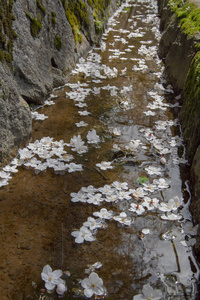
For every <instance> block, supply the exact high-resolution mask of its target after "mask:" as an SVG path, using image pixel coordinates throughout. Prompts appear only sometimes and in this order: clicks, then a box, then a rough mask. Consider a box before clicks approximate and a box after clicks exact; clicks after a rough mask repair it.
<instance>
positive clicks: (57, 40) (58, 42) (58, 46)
mask: <svg viewBox="0 0 200 300" xmlns="http://www.w3.org/2000/svg"><path fill="white" fill-rule="evenodd" d="M54 46H55V48H56V49H57V50H58V51H60V50H61V48H62V39H61V37H60V36H58V35H56V36H55V39H54Z"/></svg>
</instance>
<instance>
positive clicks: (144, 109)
mask: <svg viewBox="0 0 200 300" xmlns="http://www.w3.org/2000/svg"><path fill="white" fill-rule="evenodd" d="M156 12H157V7H156V1H150V0H147V1H137V2H134V1H127V2H126V3H125V4H124V5H123V6H122V7H121V8H119V10H118V11H117V12H116V14H115V15H114V16H113V17H112V18H111V19H110V21H109V24H108V29H107V31H106V33H105V34H104V35H103V39H102V43H101V47H100V48H94V49H93V50H92V51H91V52H90V53H89V54H88V56H87V57H86V58H81V59H80V61H79V63H78V64H77V65H76V68H75V69H74V70H73V71H72V72H71V74H70V75H69V82H68V83H67V84H66V86H65V87H63V88H61V89H57V90H55V91H54V94H52V95H51V98H50V99H48V100H47V101H46V103H45V105H44V106H43V107H41V108H39V109H37V110H35V111H34V112H33V119H36V120H34V121H33V134H32V139H31V141H30V143H29V144H28V145H27V147H26V148H24V149H20V151H19V154H18V156H17V159H15V160H13V162H12V163H11V164H10V165H9V166H7V167H6V169H4V170H3V171H1V173H0V176H1V181H0V184H1V189H0V199H1V202H0V214H1V224H0V226H1V231H0V232H1V235H0V238H1V248H0V257H1V261H0V278H1V284H0V286H1V299H3V300H4V299H15V300H17V299H58V298H59V297H63V299H84V298H91V297H92V299H102V298H105V299H118V300H119V299H126V300H129V299H195V293H196V284H197V280H198V275H199V270H198V266H197V264H196V262H195V259H194V256H193V253H192V245H193V244H194V242H195V235H196V229H197V228H196V227H193V225H192V221H191V215H190V213H189V208H188V207H189V202H190V192H189V188H188V178H187V162H186V161H185V158H184V154H185V150H184V147H183V144H182V138H181V135H180V125H179V120H178V118H177V115H178V110H179V104H178V98H179V96H177V95H175V94H174V92H173V90H172V88H171V87H170V86H168V85H167V84H166V83H165V81H164V79H163V78H162V72H163V65H162V62H161V61H160V60H159V59H158V56H157V45H158V40H159V31H158V27H159V20H158V18H157V16H156ZM38 114H39V115H38ZM16 171H17V172H16ZM43 268H44V269H43ZM51 268H52V269H51ZM52 270H53V271H54V270H61V271H56V272H53V273H52V272H51V271H52ZM41 273H42V278H41ZM61 275H62V276H61ZM42 279H43V280H42ZM63 280H64V281H63ZM56 286H57V287H56ZM66 286H67V290H66ZM50 289H52V293H49V292H48V291H47V290H50ZM59 294H60V296H59Z"/></svg>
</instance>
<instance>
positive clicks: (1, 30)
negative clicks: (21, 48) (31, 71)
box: [0, 0, 17, 63]
mask: <svg viewBox="0 0 200 300" xmlns="http://www.w3.org/2000/svg"><path fill="white" fill-rule="evenodd" d="M12 7H13V0H9V1H7V0H1V1H0V62H3V61H6V62H8V63H11V62H12V59H13V54H12V52H13V40H14V38H16V36H17V35H16V33H15V31H14V30H13V28H12V23H13V20H15V17H14V16H13V14H12Z"/></svg>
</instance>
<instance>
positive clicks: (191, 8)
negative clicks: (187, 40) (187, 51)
mask: <svg viewBox="0 0 200 300" xmlns="http://www.w3.org/2000/svg"><path fill="white" fill-rule="evenodd" d="M169 5H170V7H171V9H172V10H173V11H174V12H175V14H176V15H177V17H178V18H179V19H180V24H181V28H182V30H183V31H184V32H185V34H187V35H191V36H194V35H195V34H196V33H198V32H199V31H200V8H198V7H197V6H196V5H195V4H193V3H189V2H187V1H186V0H181V1H180V0H170V1H169Z"/></svg>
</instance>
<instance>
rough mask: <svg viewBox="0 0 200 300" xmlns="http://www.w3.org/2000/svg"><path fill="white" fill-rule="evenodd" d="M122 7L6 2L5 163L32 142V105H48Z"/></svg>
mask: <svg viewBox="0 0 200 300" xmlns="http://www.w3.org/2000/svg"><path fill="white" fill-rule="evenodd" d="M4 2H5V3H4ZM119 2H120V1H119V0H104V1H99V2H98V1H91V0H90V1H89V0H88V1H86V0H83V1H81V0H77V1H71V0H69V1H66V0H18V1H14V2H13V1H12V0H9V1H5V0H2V4H0V6H2V10H1V11H2V17H3V20H4V21H3V22H2V23H1V22H0V78H1V81H0V107H1V109H0V120H1V121H0V145H1V146H0V161H2V162H6V159H7V158H8V157H9V156H10V155H12V154H14V153H15V152H16V150H17V148H18V147H20V146H23V145H24V143H26V142H27V141H28V138H29V136H30V134H31V124H32V122H31V114H30V109H29V106H28V105H27V103H28V104H30V103H33V104H36V105H37V104H42V103H43V101H44V99H45V98H47V96H48V95H49V94H50V93H51V91H52V89H53V88H54V87H57V86H61V85H63V84H64V83H65V80H66V77H65V76H64V75H66V74H67V72H68V71H69V70H70V68H72V67H73V66H74V65H75V63H76V61H77V59H78V58H79V57H80V56H82V55H84V54H85V53H86V52H87V51H88V50H89V49H90V48H91V46H92V45H94V44H95V43H98V41H99V39H100V36H101V33H102V30H103V27H104V26H105V24H106V20H107V18H108V16H109V14H111V13H112V12H113V11H114V10H116V8H117V4H118V3H119ZM99 3H100V4H99ZM0 8H1V7H0ZM6 40H8V42H6Z"/></svg>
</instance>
